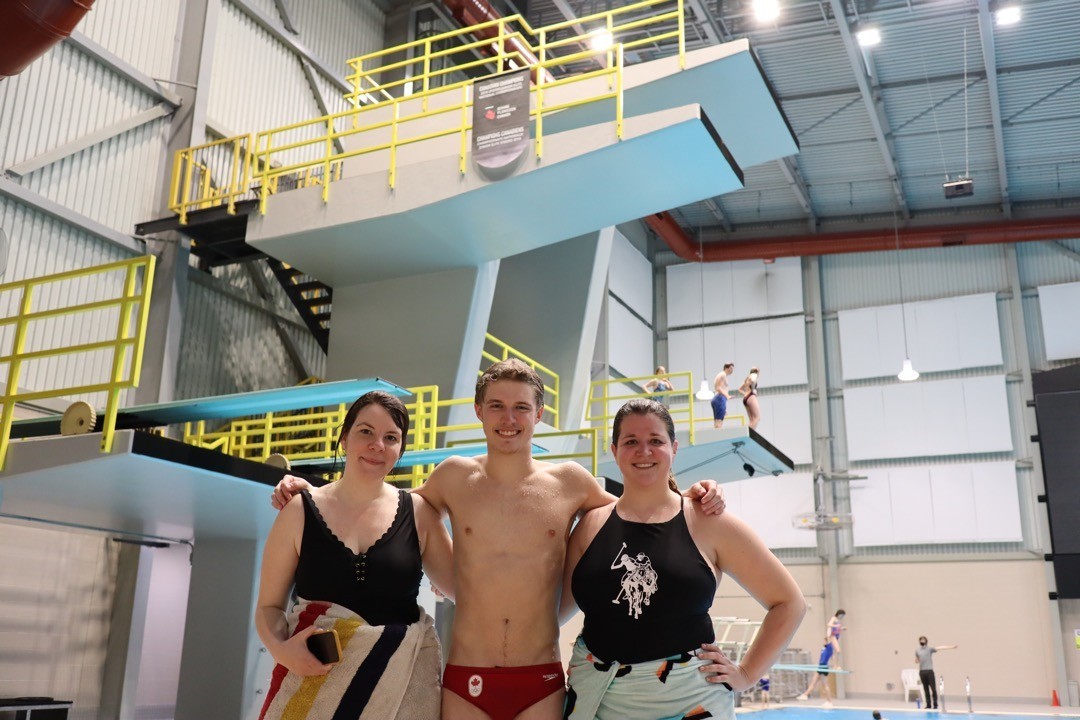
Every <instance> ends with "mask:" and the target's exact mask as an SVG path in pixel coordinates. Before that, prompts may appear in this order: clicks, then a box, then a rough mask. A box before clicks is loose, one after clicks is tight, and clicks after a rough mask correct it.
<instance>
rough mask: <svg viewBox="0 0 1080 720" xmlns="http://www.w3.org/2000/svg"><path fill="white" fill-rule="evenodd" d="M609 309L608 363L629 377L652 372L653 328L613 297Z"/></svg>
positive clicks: (608, 300) (608, 302) (653, 366)
mask: <svg viewBox="0 0 1080 720" xmlns="http://www.w3.org/2000/svg"><path fill="white" fill-rule="evenodd" d="M607 308H608V313H607V317H608V322H607V331H608V337H607V343H608V345H607V347H608V364H609V365H610V366H611V367H612V368H614V369H615V370H618V371H619V372H620V373H622V374H623V375H624V376H626V377H638V376H641V375H651V374H652V371H653V368H655V365H654V364H653V356H654V353H653V333H652V330H651V329H650V328H649V326H648V325H646V324H645V323H643V322H641V320H639V319H637V318H636V317H634V316H633V315H632V314H631V313H630V311H629V310H627V309H626V308H624V307H623V306H622V305H620V304H619V303H618V301H616V300H614V299H612V298H610V297H609V298H608V299H607ZM668 369H669V370H671V368H668Z"/></svg>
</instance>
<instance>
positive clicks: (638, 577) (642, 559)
mask: <svg viewBox="0 0 1080 720" xmlns="http://www.w3.org/2000/svg"><path fill="white" fill-rule="evenodd" d="M624 550H626V543H623V544H622V547H621V548H619V552H618V553H616V557H615V560H613V561H612V563H611V569H612V570H619V569H624V570H625V572H624V573H623V576H622V579H621V580H620V581H619V592H618V594H617V595H616V596H615V599H614V600H612V601H611V602H612V603H613V604H615V605H619V604H621V603H622V602H623V601H624V600H625V601H626V611H627V614H628V615H630V616H631V617H632V618H634V619H635V620H637V619H638V618H640V617H641V613H642V611H643V606H646V605H649V604H650V603H651V601H652V596H653V594H655V593H656V590H657V584H656V580H657V576H656V570H654V569H653V566H652V560H650V559H649V556H648V555H646V554H645V553H638V554H637V555H635V556H633V557H631V556H630V555H631V554H630V553H628V552H623V551H624Z"/></svg>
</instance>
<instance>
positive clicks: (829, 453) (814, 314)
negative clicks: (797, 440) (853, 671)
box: [803, 255, 851, 700]
mask: <svg viewBox="0 0 1080 720" xmlns="http://www.w3.org/2000/svg"><path fill="white" fill-rule="evenodd" d="M803 268H804V273H805V278H806V281H805V286H806V288H807V291H806V300H807V308H806V309H807V312H808V313H809V315H810V317H809V324H810V332H809V347H810V431H811V433H813V437H814V445H813V459H814V467H815V471H816V472H815V474H816V475H817V474H819V475H820V476H821V477H823V478H825V482H826V485H825V492H824V493H823V496H822V497H821V498H820V500H821V501H822V502H823V503H824V507H821V508H818V509H820V510H824V511H825V512H829V513H831V512H842V513H847V512H851V508H850V503H846V502H845V501H844V500H843V499H842V498H841V497H839V496H840V495H841V493H838V492H837V491H838V490H840V488H839V485H840V483H843V485H844V488H843V490H844V491H845V492H843V493H842V495H843V496H844V498H846V496H847V493H846V490H847V488H846V486H847V481H837V482H834V481H831V480H829V478H831V477H832V475H833V470H834V466H833V443H832V435H833V427H832V420H831V418H830V415H829V377H828V365H827V364H826V362H825V310H824V303H823V301H822V296H823V293H824V280H823V278H822V273H821V258H820V257H819V256H816V255H815V256H813V257H808V258H804V259H803ZM816 480H817V478H816V477H815V481H816ZM816 491H817V488H816V485H815V492H816ZM841 532H850V531H844V530H819V531H818V549H819V551H820V552H821V553H822V555H823V557H824V559H825V566H824V572H825V574H826V576H825V578H824V580H825V582H823V583H822V585H823V587H824V590H825V607H824V615H825V618H826V619H828V618H829V617H831V616H832V611H835V610H836V609H837V608H839V607H842V600H841V598H840V577H839V563H840V543H841V537H840V533H841ZM822 630H824V628H822ZM811 659H813V658H811ZM835 678H836V697H837V698H839V699H841V700H842V699H844V698H845V697H846V693H845V689H844V676H843V675H836V676H835Z"/></svg>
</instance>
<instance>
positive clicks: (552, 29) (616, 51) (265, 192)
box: [169, 0, 685, 223]
mask: <svg viewBox="0 0 1080 720" xmlns="http://www.w3.org/2000/svg"><path fill="white" fill-rule="evenodd" d="M658 5H669V6H673V9H670V10H667V11H664V12H655V13H653V14H651V15H650V14H644V15H643V13H647V12H648V11H649V10H650V9H652V8H654V7H655V6H658ZM683 18H684V8H683V0H643V2H637V3H633V4H631V5H627V6H624V7H621V8H616V9H613V10H609V11H607V12H602V13H596V14H594V15H589V16H587V17H584V18H579V19H577V20H575V21H572V22H563V23H557V24H555V25H548V26H545V27H543V28H539V29H537V30H534V29H533V28H532V27H531V26H529V24H528V23H527V22H526V21H525V19H524V18H522V17H521V16H519V15H514V16H510V17H506V18H501V19H499V20H493V21H490V22H486V23H480V24H478V25H473V26H470V27H467V28H462V29H460V30H453V31H450V32H447V33H443V34H441V35H435V36H432V37H430V38H425V39H423V40H418V41H415V42H412V43H407V44H405V45H401V46H398V47H395V48H390V49H388V50H383V51H379V52H376V53H370V54H368V55H364V56H361V57H358V58H354V59H352V60H350V61H349V65H350V67H351V68H352V70H353V72H352V73H351V74H350V75H349V76H348V79H349V81H350V83H351V84H352V88H353V90H352V92H350V93H348V94H347V95H346V97H347V98H348V99H349V100H350V101H351V102H352V103H353V104H354V106H355V107H353V108H350V109H349V110H346V111H344V112H339V113H333V114H328V115H324V116H322V117H319V118H315V119H313V120H307V121H303V122H298V123H293V124H291V125H287V126H284V127H280V128H275V129H272V130H267V131H264V132H260V133H257V134H248V135H241V136H237V137H234V138H226V139H223V140H218V141H216V142H214V143H208V144H206V145H202V146H198V147H196V148H187V149H185V150H180V151H178V152H177V154H176V157H175V162H174V166H173V173H172V184H171V194H170V201H169V202H170V204H169V207H170V209H171V210H173V211H174V212H176V213H177V214H178V215H179V216H180V221H181V223H186V222H187V214H188V212H190V211H192V210H195V209H200V208H203V207H208V206H210V205H221V204H227V206H228V209H229V212H233V211H234V209H235V203H236V201H237V199H239V198H242V197H255V196H257V197H258V198H259V201H260V202H259V209H260V212H263V213H265V212H266V203H267V200H268V197H269V195H270V194H272V193H274V192H276V191H278V190H280V189H281V185H280V184H281V182H282V180H283V179H285V178H287V177H288V178H293V179H294V186H295V187H301V186H309V185H321V186H322V198H323V201H324V202H326V201H327V200H328V199H329V193H330V184H331V182H332V181H334V180H337V179H340V178H341V175H342V163H343V161H344V160H347V159H350V158H355V157H360V156H364V155H372V154H376V153H385V154H386V156H387V158H386V162H387V164H388V170H387V172H388V177H387V180H388V184H389V187H390V188H391V189H393V188H394V187H395V185H396V182H397V159H398V158H397V155H398V150H399V149H400V148H402V147H405V146H408V145H412V144H415V143H421V142H425V141H428V140H434V139H437V138H442V137H449V136H453V135H457V136H458V137H459V142H458V145H459V153H458V154H459V171H460V172H461V173H464V172H465V170H466V159H467V155H468V134H469V132H470V130H471V120H470V113H469V109H470V108H471V107H472V101H471V98H470V92H469V87H470V85H471V83H472V82H473V80H474V79H475V78H470V79H468V80H463V81H458V82H452V83H449V84H446V85H441V86H439V85H438V83H439V82H441V81H442V79H443V78H444V76H448V75H449V74H450V73H453V72H459V71H464V70H471V71H473V72H478V73H481V74H483V73H486V74H487V75H494V74H497V73H499V72H502V71H503V70H505V69H507V68H512V67H524V66H530V67H532V68H533V72H534V74H535V79H536V83H535V85H534V87H533V102H532V103H531V104H532V107H531V109H530V116H531V117H533V118H535V123H536V126H535V132H534V138H535V151H536V156H537V158H538V159H539V158H542V157H543V139H544V133H543V119H544V115H545V114H548V113H552V112H556V111H559V110H564V109H567V108H570V107H575V106H579V105H585V104H589V103H594V102H600V101H605V100H614V101H615V118H614V120H615V134H616V137H617V138H619V139H621V138H622V132H623V59H624V52H625V51H626V50H631V49H634V48H636V47H640V46H643V45H647V44H648V45H652V44H654V43H657V42H661V41H663V40H677V43H678V53H679V62H680V67H682V66H683V65H684V63H685V27H684V22H683ZM584 26H590V30H589V31H588V32H586V33H585V34H584V35H582V34H575V27H584ZM672 26H673V28H672ZM650 30H658V32H655V33H654V34H650V33H649V32H646V31H650ZM597 33H607V34H608V36H609V37H611V38H613V44H611V46H610V47H607V48H597V49H592V48H591V44H590V43H591V41H592V40H593V39H594V38H595V36H596V35H597ZM467 35H468V36H472V37H476V38H478V39H476V40H472V41H466V42H463V43H461V44H459V45H456V46H454V47H450V48H447V49H440V48H439V47H438V46H439V45H441V44H445V43H447V42H450V41H454V40H457V39H460V38H462V37H464V36H467ZM550 38H556V39H550ZM533 39H535V42H533ZM575 45H576V46H583V47H586V48H587V49H584V50H579V51H577V52H572V53H570V54H567V55H560V56H556V55H553V54H552V52H551V51H553V50H556V49H558V48H566V47H569V46H575ZM421 51H422V54H419V55H417V53H420V52H421ZM480 51H483V52H482V53H481V54H486V55H487V56H486V57H481V58H480V59H479V60H469V61H467V62H457V63H452V64H449V65H448V66H446V67H435V66H436V65H442V63H443V61H450V60H451V59H452V58H453V56H454V55H456V54H459V53H465V52H467V53H470V54H472V53H476V52H480ZM395 54H404V55H405V56H406V58H405V59H403V60H396V59H394V55H395ZM414 55H415V57H412V56H414ZM530 55H531V57H530ZM384 59H389V60H390V61H389V62H382V64H376V65H372V63H377V62H381V61H383V60H384ZM588 59H593V60H594V61H596V62H597V64H599V65H600V68H599V69H597V70H593V71H589V72H584V73H579V74H577V75H572V76H568V77H564V78H560V79H557V80H556V79H554V78H553V77H552V76H551V74H550V72H549V71H550V69H552V68H558V67H562V66H565V65H567V64H569V63H574V62H580V61H583V60H588ZM433 63H434V65H433ZM389 73H401V74H403V75H404V76H406V77H405V79H401V80H396V79H395V80H387V81H385V82H380V79H381V77H382V76H383V75H385V74H389ZM598 77H603V78H607V81H608V82H607V92H599V93H593V94H591V95H588V96H587V97H583V98H578V99H573V100H569V101H565V102H552V101H551V100H550V98H549V97H548V93H551V92H553V91H554V90H556V89H558V88H561V87H565V86H567V85H570V84H573V83H581V82H585V81H588V80H591V79H593V78H598ZM417 88H419V90H417ZM390 90H397V91H406V90H407V91H408V92H409V94H407V95H404V96H401V97H397V96H395V95H394V94H392V93H391V92H390ZM459 94H460V97H459ZM436 95H440V96H441V97H439V102H438V103H432V102H430V101H431V100H432V98H434V97H435V96H436ZM361 100H367V101H369V104H367V105H361V104H360V101H361ZM435 105H438V106H437V107H435ZM436 117H438V118H440V121H441V122H443V123H444V124H443V125H441V126H439V127H436V128H435V129H431V127H432V125H433V123H432V122H430V121H431V119H432V118H436ZM347 138H352V139H353V140H354V142H353V143H352V144H355V145H358V146H357V147H352V148H351V149H348V150H346V149H345V148H344V146H343V145H342V143H341V141H342V140H344V139H347ZM207 153H213V154H214V155H215V157H216V158H217V165H215V166H214V167H217V166H220V170H218V172H217V176H218V178H219V179H217V181H216V182H210V181H208V180H206V179H204V175H209V174H212V171H211V170H210V169H203V168H207V165H208V163H207V161H206V160H205V159H201V155H206V154H207ZM380 167H381V166H380ZM297 178H298V179H297Z"/></svg>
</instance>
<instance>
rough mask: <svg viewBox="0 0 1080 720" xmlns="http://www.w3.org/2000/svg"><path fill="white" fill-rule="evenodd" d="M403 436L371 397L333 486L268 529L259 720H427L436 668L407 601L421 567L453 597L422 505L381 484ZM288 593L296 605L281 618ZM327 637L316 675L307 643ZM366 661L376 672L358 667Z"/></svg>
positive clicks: (434, 703)
mask: <svg viewBox="0 0 1080 720" xmlns="http://www.w3.org/2000/svg"><path fill="white" fill-rule="evenodd" d="M408 432H409V415H408V412H407V411H406V409H405V405H404V404H403V403H402V402H401V400H399V399H398V398H396V397H394V396H393V395H390V394H388V393H385V392H382V391H375V392H370V393H367V394H366V395H363V396H361V397H360V398H359V399H358V400H357V401H356V402H355V403H353V405H352V407H351V408H349V411H348V413H346V415H345V421H344V423H343V425H342V431H341V436H340V437H339V438H338V445H339V446H340V448H341V449H342V451H343V452H344V454H345V469H344V472H343V473H342V476H341V479H340V480H338V481H337V482H334V483H330V484H329V485H326V486H324V487H321V488H318V489H315V490H311V491H310V492H308V491H307V490H305V491H303V492H302V493H300V494H298V495H296V496H294V497H293V498H292V500H291V501H290V502H289V503H288V504H286V505H285V507H284V509H283V510H282V511H281V513H280V514H279V515H278V516H277V519H276V520H275V521H274V525H273V527H272V528H271V529H270V534H269V536H268V537H267V540H266V547H265V550H264V552H263V562H262V570H261V579H260V582H259V598H258V603H257V607H256V611H255V628H256V630H257V631H258V633H259V637H260V639H262V641H263V644H264V645H265V646H266V649H267V650H269V652H270V655H271V656H273V658H274V660H275V661H277V663H278V665H277V667H275V668H274V672H273V679H272V681H271V685H270V690H269V692H268V693H267V697H266V701H265V703H264V706H263V710H262V714H261V715H260V718H281V717H293V716H294V715H295V714H296V713H297V712H299V708H300V707H301V706H303V708H304V711H305V712H306V713H307V714H305V715H304V717H306V718H310V719H311V720H319V719H323V718H325V719H326V720H329V718H332V717H343V716H347V717H360V715H361V713H365V711H366V714H365V717H366V716H368V715H371V714H375V715H378V716H379V717H385V718H388V719H389V718H395V717H398V718H402V720H414V719H415V718H417V717H437V716H438V713H439V702H440V697H439V666H440V663H441V660H442V657H441V653H440V650H439V642H438V638H437V637H436V635H435V631H434V627H433V624H432V621H431V619H430V618H429V617H428V616H427V615H426V614H425V613H424V611H423V610H422V609H421V608H420V607H419V606H418V605H417V603H416V599H417V595H418V593H419V590H420V578H421V576H422V573H421V563H422V564H423V570H425V571H426V572H427V574H428V577H429V578H430V579H431V581H432V582H433V583H434V584H435V586H436V587H438V588H439V589H440V590H441V591H442V592H443V593H444V594H446V595H449V596H451V597H452V596H453V583H452V577H453V576H452V572H453V571H452V565H453V558H452V552H453V551H452V548H451V545H450V536H449V534H448V533H447V531H446V526H445V525H444V524H443V522H442V518H441V517H440V516H439V513H438V512H437V511H436V510H435V509H434V508H432V507H431V505H429V504H428V503H427V501H425V500H424V499H423V498H422V497H420V496H419V495H413V494H410V493H407V492H403V491H400V490H397V489H396V488H393V487H391V486H390V485H388V484H387V483H385V482H383V481H384V480H385V478H386V475H387V473H389V472H390V470H391V469H393V467H394V465H395V464H396V463H397V461H398V458H399V457H401V451H402V447H403V442H404V438H405V436H406V435H407V434H408ZM294 585H295V587H296V594H297V596H298V598H299V600H298V602H297V603H296V605H294V606H293V608H292V610H291V612H289V613H288V614H287V613H286V607H287V605H288V603H289V595H290V592H289V591H290V589H291V588H292V587H293V586H294ZM330 628H333V629H335V630H337V631H338V634H339V641H340V644H341V646H342V655H343V661H342V662H341V663H340V664H337V665H324V664H323V663H322V662H320V661H319V660H318V659H316V657H315V656H314V655H313V654H312V653H311V652H310V651H309V650H308V647H307V640H308V638H309V637H310V636H311V635H312V634H314V633H315V632H317V631H319V630H329V629H330ZM376 648H378V653H376ZM372 655H376V656H377V657H378V660H379V662H375V663H367V662H366V659H367V658H368V657H370V656H372ZM379 668H390V669H391V670H392V671H393V674H395V675H396V676H395V677H389V676H387V673H385V672H383V671H382V670H381V669H379ZM360 689H363V690H364V691H365V692H359V691H358V690H360Z"/></svg>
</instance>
